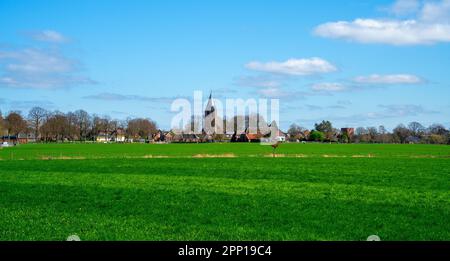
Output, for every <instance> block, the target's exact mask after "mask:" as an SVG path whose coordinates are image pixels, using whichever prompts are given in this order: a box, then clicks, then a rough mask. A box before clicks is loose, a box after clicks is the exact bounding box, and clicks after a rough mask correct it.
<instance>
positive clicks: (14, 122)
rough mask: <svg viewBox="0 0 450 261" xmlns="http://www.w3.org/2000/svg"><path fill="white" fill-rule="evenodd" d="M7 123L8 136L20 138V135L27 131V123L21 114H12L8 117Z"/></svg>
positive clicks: (15, 112) (14, 112)
mask: <svg viewBox="0 0 450 261" xmlns="http://www.w3.org/2000/svg"><path fill="white" fill-rule="evenodd" d="M5 122H6V129H7V131H8V135H11V134H12V135H15V136H18V135H19V133H21V132H23V131H26V130H27V122H26V121H25V120H24V119H23V117H22V115H21V114H20V112H17V111H13V112H10V113H9V114H8V116H6V118H5Z"/></svg>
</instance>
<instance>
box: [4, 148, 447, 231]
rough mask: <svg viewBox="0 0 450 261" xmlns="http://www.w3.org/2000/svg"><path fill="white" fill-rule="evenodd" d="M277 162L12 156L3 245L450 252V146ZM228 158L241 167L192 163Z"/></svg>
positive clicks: (305, 151)
mask: <svg viewBox="0 0 450 261" xmlns="http://www.w3.org/2000/svg"><path fill="white" fill-rule="evenodd" d="M277 153H278V154H279V156H281V155H283V156H285V157H284V158H282V157H280V158H269V157H265V156H267V155H269V154H271V148H270V147H265V146H260V145H257V144H171V145H148V144H41V145H32V144H30V145H24V146H19V147H15V148H5V149H3V150H0V159H2V160H1V161H0V240H65V238H67V236H69V235H71V234H77V235H79V236H80V237H81V239H82V240H365V239H366V238H367V237H368V236H369V235H373V234H376V235H379V236H380V237H381V239H382V240H450V223H449V220H450V190H449V188H450V158H449V156H450V147H449V146H429V145H330V144H306V145H305V144H283V145H282V146H281V147H280V148H279V149H278V150H277ZM11 154H13V157H11ZM225 154H227V155H230V154H232V155H234V157H226V158H214V157H210V158H206V157H198V158H193V156H195V155H210V156H213V155H217V156H218V155H225ZM149 155H152V156H165V157H167V158H149V157H148V156H149ZM298 155H302V157H297V156H298ZM355 156H357V157H355ZM11 158H12V160H11ZM42 159H54V160H42ZM55 159H59V160H55ZM63 159H66V160H63Z"/></svg>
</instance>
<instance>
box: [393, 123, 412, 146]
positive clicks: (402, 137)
mask: <svg viewBox="0 0 450 261" xmlns="http://www.w3.org/2000/svg"><path fill="white" fill-rule="evenodd" d="M393 134H394V137H395V138H396V140H397V141H398V142H400V143H405V142H406V139H407V138H408V137H409V136H410V135H411V132H410V130H409V129H408V128H406V126H405V125H403V124H399V125H398V126H397V127H396V128H395V129H394V130H393Z"/></svg>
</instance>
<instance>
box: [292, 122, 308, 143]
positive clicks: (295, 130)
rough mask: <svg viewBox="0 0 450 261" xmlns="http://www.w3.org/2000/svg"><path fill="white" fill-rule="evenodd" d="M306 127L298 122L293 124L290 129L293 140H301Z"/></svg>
mask: <svg viewBox="0 0 450 261" xmlns="http://www.w3.org/2000/svg"><path fill="white" fill-rule="evenodd" d="M305 130H306V129H305V128H303V127H301V126H299V125H297V124H295V123H294V124H292V125H291V126H290V127H289V129H288V134H289V137H290V139H291V140H301V139H303V132H304V131H305Z"/></svg>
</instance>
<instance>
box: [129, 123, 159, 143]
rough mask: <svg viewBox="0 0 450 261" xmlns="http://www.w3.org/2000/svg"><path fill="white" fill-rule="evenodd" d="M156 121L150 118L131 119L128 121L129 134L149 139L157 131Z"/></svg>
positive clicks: (133, 136)
mask: <svg viewBox="0 0 450 261" xmlns="http://www.w3.org/2000/svg"><path fill="white" fill-rule="evenodd" d="M157 131H158V130H157V126H156V123H155V122H154V121H152V120H149V119H131V120H129V121H128V128H127V134H128V136H129V137H132V138H135V139H136V138H142V139H148V138H149V137H151V136H153V134H155V133H156V132H157Z"/></svg>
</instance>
